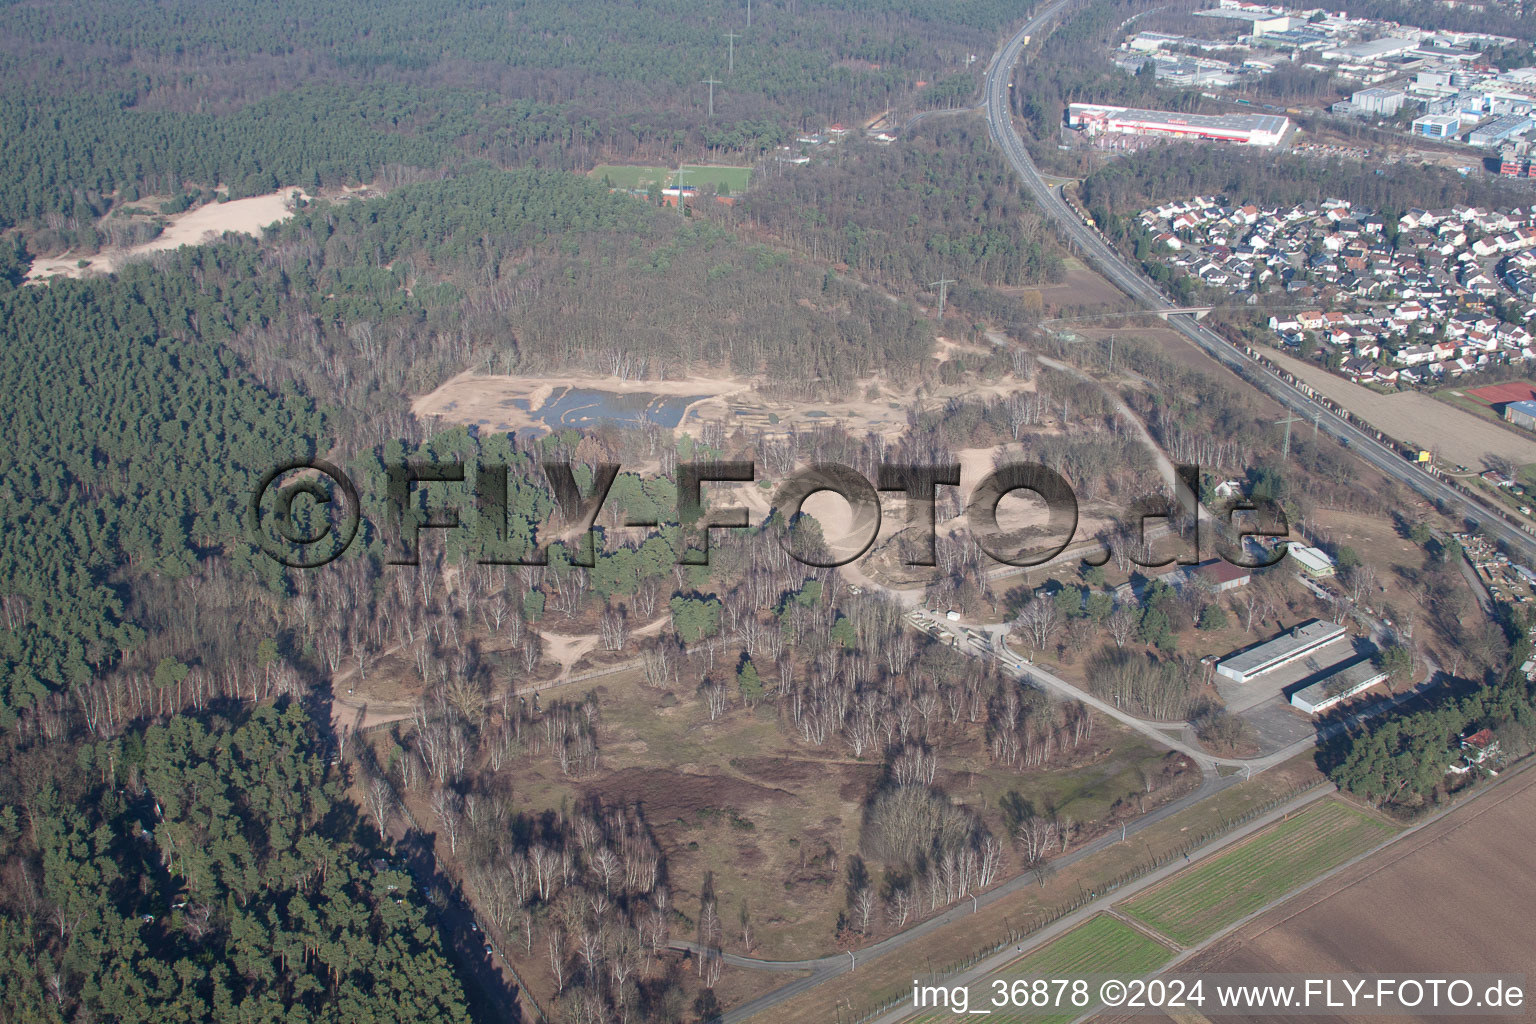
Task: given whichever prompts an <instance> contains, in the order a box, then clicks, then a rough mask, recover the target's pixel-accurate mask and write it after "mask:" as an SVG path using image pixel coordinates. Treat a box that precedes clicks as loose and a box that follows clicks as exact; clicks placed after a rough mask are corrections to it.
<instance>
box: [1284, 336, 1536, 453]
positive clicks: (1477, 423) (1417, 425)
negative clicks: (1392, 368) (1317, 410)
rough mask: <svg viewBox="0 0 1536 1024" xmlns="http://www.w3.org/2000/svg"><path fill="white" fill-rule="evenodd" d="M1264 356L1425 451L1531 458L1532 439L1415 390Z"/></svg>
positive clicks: (1288, 358) (1289, 358) (1534, 442)
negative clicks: (1384, 389) (1366, 383)
mask: <svg viewBox="0 0 1536 1024" xmlns="http://www.w3.org/2000/svg"><path fill="white" fill-rule="evenodd" d="M1264 355H1265V358H1267V359H1270V360H1272V361H1273V362H1274V363H1275V364H1276V365H1277V366H1282V367H1284V368H1285V369H1286V370H1288V371H1290V372H1291V373H1293V374H1295V375H1296V376H1297V377H1299V378H1301V379H1302V380H1304V381H1306V382H1307V383H1308V384H1310V385H1312V387H1314V388H1316V389H1317V390H1318V391H1319V392H1320V393H1322V394H1324V395H1327V396H1328V397H1329V398H1331V399H1333V400H1334V401H1335V402H1338V403H1339V404H1340V405H1342V406H1344V407H1345V408H1347V409H1349V410H1350V411H1351V412H1353V413H1354V414H1355V415H1356V416H1360V417H1362V418H1364V419H1365V420H1367V421H1368V422H1370V423H1371V424H1372V425H1373V426H1375V427H1376V429H1378V430H1380V431H1382V432H1383V433H1385V434H1387V435H1389V436H1391V437H1395V438H1397V439H1398V440H1399V441H1403V442H1406V443H1409V444H1418V445H1422V446H1424V447H1425V448H1429V449H1431V450H1433V449H1435V448H1438V449H1439V451H1440V455H1441V456H1442V457H1443V458H1445V459H1449V460H1450V461H1451V462H1453V463H1460V464H1461V465H1463V466H1468V467H1471V468H1473V469H1482V468H1483V466H1484V462H1483V460H1484V458H1485V457H1486V456H1487V455H1488V454H1489V453H1492V454H1495V455H1501V456H1503V457H1504V458H1506V459H1509V460H1510V461H1512V462H1514V463H1515V465H1517V466H1519V465H1525V464H1527V463H1531V462H1536V439H1533V440H1527V439H1526V438H1523V437H1521V436H1520V435H1519V434H1516V433H1514V432H1513V431H1509V430H1505V429H1504V428H1503V427H1500V426H1499V425H1498V424H1496V423H1490V422H1488V421H1487V420H1484V419H1482V418H1481V417H1478V416H1475V415H1473V414H1472V413H1470V412H1466V411H1464V410H1461V409H1457V408H1454V407H1452V406H1449V405H1446V404H1445V403H1444V402H1437V401H1435V400H1434V399H1433V398H1431V397H1429V396H1428V395H1423V394H1419V393H1418V392H1416V391H1404V392H1400V393H1398V394H1395V395H1383V394H1380V393H1378V392H1375V391H1372V390H1371V389H1370V388H1367V387H1362V386H1360V385H1359V384H1354V383H1351V382H1350V381H1347V380H1345V379H1344V378H1343V377H1339V376H1335V375H1334V374H1332V373H1329V372H1328V371H1327V370H1325V369H1323V368H1322V367H1321V366H1317V365H1316V364H1313V363H1308V362H1303V361H1302V360H1300V359H1296V358H1294V357H1292V356H1288V355H1285V354H1284V353H1282V352H1276V351H1274V350H1272V349H1271V350H1266V351H1265V352H1264Z"/></svg>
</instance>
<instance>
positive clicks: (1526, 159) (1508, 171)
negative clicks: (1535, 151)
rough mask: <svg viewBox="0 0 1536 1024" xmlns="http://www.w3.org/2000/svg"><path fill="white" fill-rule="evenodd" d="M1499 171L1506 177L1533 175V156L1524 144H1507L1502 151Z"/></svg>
mask: <svg viewBox="0 0 1536 1024" xmlns="http://www.w3.org/2000/svg"><path fill="white" fill-rule="evenodd" d="M1499 173H1500V174H1502V175H1503V176H1504V177H1506V178H1529V177H1530V176H1531V157H1530V154H1529V153H1528V152H1526V151H1525V147H1524V146H1505V147H1504V148H1503V149H1502V150H1501V151H1500V153H1499Z"/></svg>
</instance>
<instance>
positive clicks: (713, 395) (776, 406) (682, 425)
mask: <svg viewBox="0 0 1536 1024" xmlns="http://www.w3.org/2000/svg"><path fill="white" fill-rule="evenodd" d="M935 351H936V355H937V358H938V359H939V361H944V360H947V359H949V358H952V357H953V356H954V355H955V354H956V353H958V352H966V351H979V350H976V349H973V348H972V347H971V346H968V345H964V344H959V343H954V342H951V341H949V340H948V339H944V338H940V339H939V344H938V346H937V348H936V350H935ZM557 387H568V388H591V389H596V390H599V391H610V392H616V393H634V392H642V393H649V394H657V395H703V396H706V397H704V398H701V399H700V400H699V401H697V402H693V403H692V404H690V405H689V406H688V409H687V411H686V412H685V413H684V414H683V417H682V419H681V421H680V422H679V424H678V428H677V429H678V430H680V431H689V432H695V433H696V431H697V425H698V424H699V423H700V422H703V421H708V420H724V421H725V422H726V423H727V425H728V428H729V429H732V430H734V429H735V428H736V427H743V428H747V429H751V430H757V431H763V432H767V433H775V432H787V431H788V429H789V427H790V426H791V425H798V426H800V427H801V428H807V427H811V426H813V425H815V424H818V423H840V424H842V425H843V426H844V427H845V428H847V429H848V430H849V431H851V432H853V433H864V432H866V431H874V432H876V433H878V434H882V435H884V436H887V437H896V436H898V435H900V434H902V433H903V432H905V430H906V428H907V410H908V409H909V408H911V407H912V405H913V403H914V402H918V401H921V402H923V403H925V404H926V405H928V406H930V407H931V406H933V405H937V404H940V403H943V402H945V401H947V400H948V399H950V398H953V397H963V398H973V399H988V398H997V397H1001V396H1004V395H1008V394H1011V393H1013V392H1015V391H1029V390H1032V389H1033V388H1034V384H1033V383H1030V382H1024V381H1019V380H1016V379H1014V378H1013V377H1011V376H1010V377H1004V378H1002V379H999V380H996V381H989V382H986V383H982V384H976V383H967V384H957V385H951V386H945V387H935V388H933V389H932V390H931V391H926V392H924V393H923V395H922V396H918V395H917V393H916V392H915V391H912V390H907V389H898V388H892V387H888V386H885V384H884V382H883V381H880V380H870V381H865V382H862V383H861V384H860V385H859V387H858V388H857V393H858V394H859V395H860V397H858V398H852V399H847V400H840V401H837V402H835V403H819V402H798V401H788V400H784V399H776V398H769V397H767V396H765V395H763V394H761V393H760V392H758V391H757V390H756V388H755V387H754V385H753V383H752V382H750V381H745V380H740V379H734V378H721V377H705V376H690V377H686V378H683V379H679V380H625V379H621V378H618V377H605V376H600V375H598V374H590V375H588V374H583V375H579V376H578V375H566V376H558V377H517V376H485V375H477V374H474V373H472V372H465V373H461V374H459V375H457V376H455V377H453V378H451V379H450V380H448V381H446V382H445V383H443V384H442V385H441V386H439V387H438V388H437V389H436V390H434V391H432V392H429V393H428V394H425V395H421V396H419V397H418V398H416V399H415V400H414V401H413V402H412V403H411V410H412V411H413V412H414V413H415V414H416V415H417V416H418V417H422V418H426V417H433V416H435V417H439V418H441V419H442V420H444V421H445V422H448V423H462V424H465V425H472V426H477V427H480V428H481V429H483V430H495V431H511V430H520V429H524V428H528V427H539V428H542V427H543V426H544V424H543V422H542V421H541V420H540V418H539V416H538V412H539V410H540V409H541V408H542V407H543V405H544V404H545V403H546V402H547V401H548V400H549V398H550V395H551V394H552V393H553V391H554V390H555V389H556V388H557ZM871 387H873V388H874V391H873V397H870V395H871V392H870V390H869V389H870V388H871ZM514 403H524V404H526V405H527V406H528V408H527V409H523V408H520V407H519V406H518V405H517V404H514Z"/></svg>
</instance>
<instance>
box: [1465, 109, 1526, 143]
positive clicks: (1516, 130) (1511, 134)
mask: <svg viewBox="0 0 1536 1024" xmlns="http://www.w3.org/2000/svg"><path fill="white" fill-rule="evenodd" d="M1532 128H1536V121H1533V120H1531V118H1530V117H1528V116H1527V115H1525V114H1505V115H1504V116H1503V117H1496V118H1494V119H1493V120H1492V121H1489V122H1488V123H1487V124H1485V125H1480V126H1478V127H1477V128H1474V129H1472V131H1471V133H1470V134H1468V135H1467V142H1468V143H1469V144H1471V145H1473V146H1497V145H1500V144H1502V143H1505V142H1508V141H1509V140H1510V139H1513V138H1515V137H1516V136H1520V135H1524V134H1525V133H1526V132H1528V131H1530V130H1531V129H1532Z"/></svg>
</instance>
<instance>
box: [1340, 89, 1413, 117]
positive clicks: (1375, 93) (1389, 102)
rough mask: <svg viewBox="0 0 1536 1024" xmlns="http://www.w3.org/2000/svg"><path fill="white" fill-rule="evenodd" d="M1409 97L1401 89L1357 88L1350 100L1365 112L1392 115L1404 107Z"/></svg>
mask: <svg viewBox="0 0 1536 1024" xmlns="http://www.w3.org/2000/svg"><path fill="white" fill-rule="evenodd" d="M1407 100H1408V97H1407V96H1405V95H1404V94H1403V92H1402V90H1400V89H1377V88H1374V87H1373V88H1370V89H1357V90H1356V91H1355V92H1353V93H1352V94H1350V97H1349V102H1350V103H1351V104H1352V105H1354V106H1355V107H1357V108H1358V109H1359V110H1360V112H1361V113H1363V114H1380V115H1382V116H1383V117H1391V116H1392V115H1393V114H1395V113H1397V112H1398V111H1399V110H1401V109H1402V106H1403V104H1404V103H1406V102H1407Z"/></svg>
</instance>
